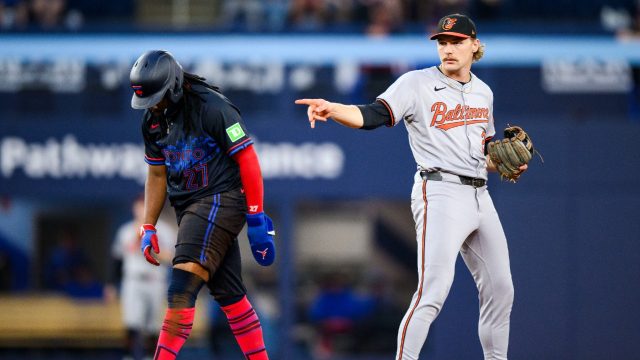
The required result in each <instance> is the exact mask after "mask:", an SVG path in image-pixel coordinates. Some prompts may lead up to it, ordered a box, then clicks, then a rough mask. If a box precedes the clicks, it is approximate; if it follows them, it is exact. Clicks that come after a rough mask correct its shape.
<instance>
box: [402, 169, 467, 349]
mask: <svg viewBox="0 0 640 360" xmlns="http://www.w3.org/2000/svg"><path fill="white" fill-rule="evenodd" d="M411 202H412V204H411V207H412V211H413V215H414V220H415V226H416V236H417V242H418V277H419V279H418V289H417V291H416V292H415V294H414V295H413V298H412V300H411V305H410V306H409V309H408V310H407V313H406V314H405V316H404V318H403V319H402V322H401V323H400V329H399V330H398V349H397V353H396V359H397V360H417V359H418V357H419V355H420V350H421V349H422V346H423V344H424V342H425V340H426V338H427V334H428V333H429V326H430V325H431V323H432V322H433V320H434V319H435V318H436V317H437V316H438V314H439V312H440V310H441V309H442V306H443V304H444V301H445V299H446V298H447V295H448V294H449V289H450V288H451V284H452V282H453V277H454V272H455V263H456V259H457V257H458V252H459V251H460V247H461V246H462V243H463V242H464V240H465V239H466V238H467V236H468V235H469V234H470V233H471V232H472V231H473V229H475V228H476V226H477V221H476V220H475V219H476V218H477V216H476V214H477V212H476V203H475V195H474V193H473V188H472V187H470V186H463V185H458V184H452V183H446V182H442V181H419V182H416V183H415V184H414V188H413V193H412V200H411Z"/></svg>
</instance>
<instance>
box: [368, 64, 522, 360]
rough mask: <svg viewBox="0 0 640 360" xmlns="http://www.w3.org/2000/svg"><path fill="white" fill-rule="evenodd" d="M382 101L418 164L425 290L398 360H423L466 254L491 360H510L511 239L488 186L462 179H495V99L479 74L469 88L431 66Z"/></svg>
mask: <svg viewBox="0 0 640 360" xmlns="http://www.w3.org/2000/svg"><path fill="white" fill-rule="evenodd" d="M378 100H379V101H382V102H383V103H384V104H385V105H386V106H387V107H388V108H389V109H390V110H391V113H392V118H393V121H394V125H395V124H398V123H400V122H404V123H405V126H406V128H407V132H408V134H409V144H410V146H411V150H412V152H413V156H414V158H415V160H416V163H417V165H418V172H417V173H416V175H415V178H414V185H413V191H412V194H411V208H412V212H413V216H414V221H415V226H416V239H417V242H418V264H417V265H418V275H419V283H418V289H417V291H416V292H415V294H414V295H413V298H412V300H411V304H410V306H409V309H408V310H407V313H406V314H405V316H404V318H403V320H402V322H401V324H400V328H399V331H398V348H397V354H396V359H397V360H417V359H418V356H419V354H420V350H421V348H422V345H423V344H424V341H425V340H426V338H427V334H428V332H429V327H430V325H431V323H432V322H433V320H434V319H435V318H436V317H437V316H438V313H439V312H440V310H441V309H442V306H443V304H444V301H445V299H446V297H447V295H448V293H449V289H450V287H451V284H452V282H453V277H454V270H455V262H456V258H457V256H458V253H460V254H461V255H462V258H463V260H464V262H465V264H466V265H467V267H468V269H469V271H470V272H471V274H472V275H473V278H474V280H475V282H476V285H477V287H478V292H479V300H480V317H479V324H478V332H479V336H480V342H481V344H482V348H483V351H484V358H485V359H486V360H488V359H507V348H508V342H509V317H510V313H511V306H512V303H513V284H512V280H511V271H510V267H509V253H508V249H507V240H506V237H505V234H504V231H503V230H502V225H501V224H500V220H499V218H498V214H497V213H496V210H495V208H494V206H493V202H492V200H491V197H490V195H489V192H488V190H487V187H486V186H483V187H478V188H474V187H473V186H470V185H462V184H461V183H460V179H459V177H458V176H457V175H463V176H469V177H474V178H482V179H487V170H486V163H485V155H484V143H485V141H487V139H488V138H491V137H492V136H493V135H494V133H495V129H494V123H493V93H492V92H491V89H490V88H489V87H488V86H487V85H486V84H485V83H484V82H482V81H481V80H480V79H478V78H477V77H475V76H474V75H473V74H472V80H471V81H470V82H469V83H466V84H464V85H463V84H461V83H459V82H457V81H455V80H452V79H450V78H448V77H446V76H444V75H443V74H442V73H441V72H440V71H439V70H438V69H437V68H436V67H431V68H427V69H422V70H416V71H411V72H408V73H406V74H404V75H403V76H401V77H400V78H399V79H398V80H397V81H396V82H395V83H394V84H393V85H391V86H390V87H389V88H388V89H387V90H386V91H385V92H384V93H383V94H381V95H380V96H379V97H378ZM403 120H404V121H403ZM421 170H426V171H440V172H441V174H442V181H432V180H424V179H423V178H422V176H421V175H420V171H421Z"/></svg>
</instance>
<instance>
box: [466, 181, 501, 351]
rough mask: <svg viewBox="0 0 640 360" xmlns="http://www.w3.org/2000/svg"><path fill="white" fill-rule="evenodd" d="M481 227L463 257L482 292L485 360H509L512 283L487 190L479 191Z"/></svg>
mask: <svg viewBox="0 0 640 360" xmlns="http://www.w3.org/2000/svg"><path fill="white" fill-rule="evenodd" d="M478 202H479V205H480V225H479V227H478V230H477V231H476V232H475V233H474V234H473V235H471V236H470V237H469V239H467V241H466V242H465V244H464V245H463V247H462V249H461V251H460V253H461V254H462V258H463V260H464V262H465V264H466V265H467V267H468V268H469V271H470V272H471V274H472V275H473V279H474V280H475V282H476V286H477V287H478V292H479V301H480V319H479V322H478V334H479V336H480V343H481V344H482V349H483V351H484V358H485V360H502V359H507V349H508V347H509V321H510V315H511V307H512V304H513V294H514V292H513V282H512V280H511V270H510V266H509V251H508V248H507V239H506V237H505V234H504V231H503V229H502V224H501V223H500V219H499V218H498V213H497V212H496V210H495V208H494V206H493V202H492V201H491V197H490V196H489V193H488V192H487V190H486V188H481V189H478Z"/></svg>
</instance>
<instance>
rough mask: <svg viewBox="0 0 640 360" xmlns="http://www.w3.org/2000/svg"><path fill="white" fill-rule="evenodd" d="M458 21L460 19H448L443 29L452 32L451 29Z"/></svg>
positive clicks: (443, 24) (445, 20)
mask: <svg viewBox="0 0 640 360" xmlns="http://www.w3.org/2000/svg"><path fill="white" fill-rule="evenodd" d="M456 21H458V19H454V18H446V19H444V22H443V23H442V28H443V29H444V30H451V28H452V27H453V26H454V25H455V24H456Z"/></svg>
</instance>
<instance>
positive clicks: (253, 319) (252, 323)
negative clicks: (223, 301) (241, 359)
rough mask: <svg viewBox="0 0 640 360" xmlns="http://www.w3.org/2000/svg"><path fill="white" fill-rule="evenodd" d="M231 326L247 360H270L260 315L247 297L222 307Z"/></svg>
mask: <svg viewBox="0 0 640 360" xmlns="http://www.w3.org/2000/svg"><path fill="white" fill-rule="evenodd" d="M222 311H224V313H225V314H226V315H227V320H229V326H230V327H231V331H232V332H233V335H235V337H236V341H237V342H238V345H240V349H242V352H243V353H244V356H245V357H246V358H247V360H269V357H268V356H267V350H266V349H265V347H264V340H262V327H261V326H260V320H259V319H258V315H256V312H255V311H254V310H253V307H252V306H251V303H249V300H247V297H246V296H245V297H243V298H242V300H240V301H238V302H237V303H235V304H231V305H227V306H223V307H222Z"/></svg>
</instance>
